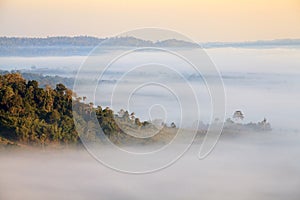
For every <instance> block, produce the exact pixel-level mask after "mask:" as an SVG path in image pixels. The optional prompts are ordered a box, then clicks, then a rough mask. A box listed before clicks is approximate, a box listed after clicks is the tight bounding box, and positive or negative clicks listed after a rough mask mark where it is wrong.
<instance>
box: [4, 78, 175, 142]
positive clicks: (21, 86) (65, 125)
mask: <svg viewBox="0 0 300 200" xmlns="http://www.w3.org/2000/svg"><path fill="white" fill-rule="evenodd" d="M72 102H73V103H74V104H73V108H75V112H76V117H77V119H78V117H79V120H78V121H80V122H81V124H79V125H78V126H82V128H83V132H84V131H90V129H91V128H90V127H95V124H92V121H91V114H92V113H93V114H96V116H97V120H98V123H99V124H100V126H101V128H102V130H103V131H104V133H105V135H107V136H108V138H109V139H110V140H111V141H113V142H114V143H121V142H122V140H126V141H135V142H149V141H150V139H149V140H143V141H138V140H137V139H135V138H134V137H132V136H129V135H126V134H124V132H123V130H121V129H120V128H119V126H118V125H117V123H116V120H118V122H119V123H121V124H123V127H125V128H127V129H139V130H140V129H148V130H149V129H152V128H154V126H153V125H151V124H150V123H149V122H146V121H145V122H140V120H139V119H138V118H136V117H135V116H134V114H131V115H130V114H129V113H128V112H127V111H124V112H123V114H122V116H120V115H117V114H114V112H113V111H112V110H111V109H110V108H105V109H102V108H101V107H100V106H98V107H97V108H95V107H94V106H93V105H92V104H91V103H85V101H83V99H82V98H81V97H77V96H76V94H74V93H73V92H72V91H71V90H70V89H68V88H66V87H65V86H64V85H63V84H57V85H56V87H55V88H52V87H50V86H46V87H45V88H42V87H40V86H39V83H38V82H37V81H35V80H29V81H26V80H25V79H24V78H23V77H22V76H21V74H19V73H9V74H4V75H0V138H2V139H1V141H2V142H3V141H4V143H5V141H10V142H6V144H12V142H15V143H20V144H30V145H35V146H45V145H49V144H80V139H79V135H78V133H77V132H76V129H75V125H74V120H73V112H72ZM165 128H166V129H168V127H165ZM169 129H171V128H169ZM98 131H99V130H98ZM96 134H97V130H96V131H95V132H93V133H89V138H88V139H91V140H93V139H94V138H95V136H96ZM158 137H160V136H159V134H158V136H157V137H156V139H157V138H158ZM154 139H155V138H154Z"/></svg>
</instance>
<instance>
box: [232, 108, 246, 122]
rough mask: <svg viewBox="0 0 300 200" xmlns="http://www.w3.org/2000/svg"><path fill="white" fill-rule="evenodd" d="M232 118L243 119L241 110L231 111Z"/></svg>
mask: <svg viewBox="0 0 300 200" xmlns="http://www.w3.org/2000/svg"><path fill="white" fill-rule="evenodd" d="M232 118H233V119H234V120H236V121H238V120H243V119H244V114H243V113H242V111H240V110H237V111H235V112H234V113H233V117H232Z"/></svg>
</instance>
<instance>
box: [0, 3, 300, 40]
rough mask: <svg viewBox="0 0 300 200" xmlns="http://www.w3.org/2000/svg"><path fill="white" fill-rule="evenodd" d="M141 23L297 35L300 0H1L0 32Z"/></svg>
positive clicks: (109, 28)
mask: <svg viewBox="0 0 300 200" xmlns="http://www.w3.org/2000/svg"><path fill="white" fill-rule="evenodd" d="M140 27H161V28H167V29H172V30H176V31H179V32H181V33H183V34H185V35H187V36H190V37H191V38H192V39H194V40H197V41H199V42H201V41H203V42H204V41H244V40H264V39H275V38H300V0H105V1H104V0H47V1H46V0H0V35H1V36H30V37H33V36H40V37H44V36H57V35H91V36H99V37H109V36H113V35H116V34H118V33H120V32H124V31H127V30H131V29H135V28H140Z"/></svg>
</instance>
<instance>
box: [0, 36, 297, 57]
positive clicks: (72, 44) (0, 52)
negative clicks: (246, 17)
mask: <svg viewBox="0 0 300 200" xmlns="http://www.w3.org/2000/svg"><path fill="white" fill-rule="evenodd" d="M99 44H101V45H103V46H107V47H174V48H198V47H200V46H201V47H202V48H204V49H207V48H227V47H234V48H278V47H280V48H300V39H277V40H262V41H250V42H207V43H198V44H197V43H192V42H189V41H183V40H177V39H167V40H162V41H150V40H142V39H139V38H135V37H129V36H126V37H113V38H97V37H91V36H75V37H68V36H60V37H46V38H25V37H24V38H23V37H0V56H82V55H83V56H86V55H88V54H89V52H90V51H91V50H92V49H93V48H95V47H96V46H98V45H99ZM199 45H200V46H199Z"/></svg>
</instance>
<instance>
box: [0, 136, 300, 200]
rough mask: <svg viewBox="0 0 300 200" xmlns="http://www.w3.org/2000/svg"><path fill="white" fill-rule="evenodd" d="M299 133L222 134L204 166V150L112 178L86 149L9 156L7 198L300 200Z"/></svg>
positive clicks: (2, 189) (2, 177)
mask: <svg viewBox="0 0 300 200" xmlns="http://www.w3.org/2000/svg"><path fill="white" fill-rule="evenodd" d="M299 144H300V134H299V133H296V132H295V133H288V132H274V131H272V132H264V133H251V134H250V133H249V134H243V135H239V136H236V137H226V136H225V135H223V136H222V137H221V139H220V141H219V143H218V145H217V146H216V148H215V150H214V151H213V152H212V153H211V154H210V155H209V156H208V157H207V158H205V159H204V160H199V159H198V158H197V153H198V151H199V147H200V146H199V144H197V143H196V144H193V146H192V147H191V149H190V150H189V151H188V152H187V153H186V154H185V155H184V156H183V157H182V158H181V159H179V160H178V161H177V162H175V163H174V164H173V165H172V166H170V167H168V168H166V169H164V170H160V171H158V172H155V173H150V174H145V175H130V174H124V173H120V172H116V171H113V170H111V169H109V168H107V167H104V166H103V165H102V164H100V163H98V162H97V161H96V160H95V159H93V158H92V157H91V156H90V155H89V154H88V152H87V151H85V150H84V149H79V150H64V151H59V150H56V151H53V152H51V151H48V150H47V151H38V152H37V151H27V152H25V151H24V150H22V151H2V152H1V153H0V162H1V165H0V199H3V200H11V199H14V200H18V199H22V200H40V199H44V200H48V199H49V200H52V199H70V200H71V199H72V200H81V199H172V200H173V199H209V200H210V199H217V200H220V199H222V200H226V199H228V200H234V199H239V200H240V199H257V200H260V199H263V200H268V199H272V200H274V199H289V200H291V199H295V200H298V199H299V197H300V191H299V188H300V160H299V155H300V145H299Z"/></svg>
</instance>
